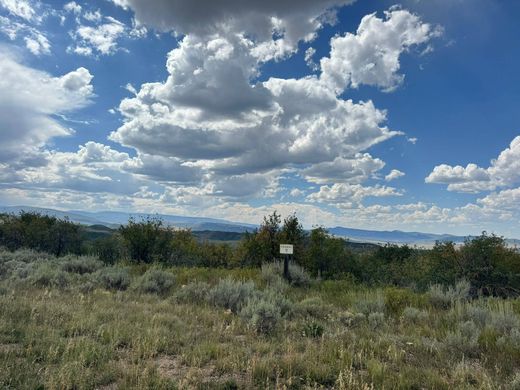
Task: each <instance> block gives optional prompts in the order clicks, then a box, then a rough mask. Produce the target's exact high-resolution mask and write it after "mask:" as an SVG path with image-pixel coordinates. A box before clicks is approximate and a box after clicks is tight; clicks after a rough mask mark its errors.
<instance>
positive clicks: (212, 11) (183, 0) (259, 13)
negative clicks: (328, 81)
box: [112, 0, 352, 50]
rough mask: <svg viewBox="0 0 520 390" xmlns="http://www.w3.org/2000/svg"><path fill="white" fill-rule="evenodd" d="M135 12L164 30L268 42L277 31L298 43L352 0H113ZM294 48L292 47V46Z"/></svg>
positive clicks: (289, 41) (287, 42)
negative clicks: (241, 36) (244, 35)
mask: <svg viewBox="0 0 520 390" xmlns="http://www.w3.org/2000/svg"><path fill="white" fill-rule="evenodd" d="M112 1H113V3H115V4H117V5H119V6H122V7H124V8H125V9H126V8H131V9H132V10H133V11H134V12H135V16H136V19H137V20H138V21H139V22H141V23H143V24H146V25H148V26H152V27H154V28H156V29H159V30H163V31H175V32H177V33H178V34H179V35H184V34H195V35H198V36H207V35H213V34H215V33H217V32H222V31H224V30H225V31H228V32H232V33H237V32H238V33H242V32H247V33H248V34H249V35H250V36H251V37H253V39H254V40H255V41H256V42H259V43H261V42H268V41H271V40H272V37H273V34H274V33H276V34H277V35H278V36H281V37H282V39H283V41H284V43H283V44H284V45H288V46H289V47H295V46H296V44H297V43H298V41H300V40H302V39H305V40H308V39H312V38H313V37H314V34H315V31H316V30H317V29H319V28H320V27H321V26H322V25H323V24H324V23H331V22H332V21H334V19H335V18H334V17H333V15H332V16H331V13H332V14H333V13H334V12H333V8H334V7H337V6H342V5H346V4H350V3H351V2H352V0H322V1H319V2H317V1H314V0H299V1H296V0H281V1H280V0H278V1H274V0H267V1H266V0H254V1H247V2H244V1H242V0H230V1H227V2H225V3H222V2H215V1H208V0H195V1H187V0H173V1H171V0H159V1H155V2H154V4H153V5H151V4H150V3H149V2H148V1H145V0H112ZM291 50H292V49H291Z"/></svg>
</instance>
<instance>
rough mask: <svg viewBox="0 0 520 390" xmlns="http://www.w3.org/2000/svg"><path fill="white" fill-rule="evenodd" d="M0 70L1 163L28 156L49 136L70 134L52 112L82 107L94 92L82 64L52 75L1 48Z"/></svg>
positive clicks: (36, 150)
mask: <svg viewBox="0 0 520 390" xmlns="http://www.w3.org/2000/svg"><path fill="white" fill-rule="evenodd" d="M0 73H1V74H2V78H1V79H0V128H1V129H2V131H1V132H0V163H1V162H7V163H9V164H11V165H13V164H16V163H17V162H19V161H20V160H27V159H28V158H29V156H31V155H34V154H36V153H37V152H38V150H39V148H40V147H42V146H44V145H45V144H46V143H47V142H48V141H49V140H50V139H51V138H53V137H57V136H65V135H69V134H71V130H70V129H68V128H66V127H63V125H62V124H60V123H59V122H58V121H57V120H56V119H55V116H56V115H58V114H63V113H68V112H71V111H74V110H77V109H79V108H82V107H84V106H85V105H87V104H88V103H89V101H90V98H91V97H92V94H93V88H92V85H91V84H90V82H91V80H92V77H93V76H92V75H91V74H90V73H89V71H88V70H87V69H85V68H79V69H77V70H75V71H73V72H70V73H67V74H65V75H63V76H60V77H53V76H51V75H49V74H48V73H45V72H42V71H39V70H36V69H33V68H30V67H27V66H25V65H22V64H21V63H19V62H18V61H17V60H16V59H15V58H14V57H13V56H12V54H11V53H9V52H6V51H5V50H4V51H3V52H2V53H1V55H0ZM34 162H39V163H41V158H40V157H39V158H37V159H35V161H34Z"/></svg>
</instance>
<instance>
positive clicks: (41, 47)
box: [0, 16, 51, 56]
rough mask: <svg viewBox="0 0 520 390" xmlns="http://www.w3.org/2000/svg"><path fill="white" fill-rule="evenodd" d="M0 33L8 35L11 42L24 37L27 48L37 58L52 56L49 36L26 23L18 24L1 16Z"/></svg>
mask: <svg viewBox="0 0 520 390" xmlns="http://www.w3.org/2000/svg"><path fill="white" fill-rule="evenodd" d="M0 32H2V33H3V34H5V35H7V37H8V38H9V39H10V40H11V41H14V40H16V39H17V38H18V37H19V36H22V37H23V40H24V42H25V47H26V48H27V49H28V50H29V51H30V52H31V53H32V54H34V55H36V56H39V55H41V54H50V52H51V44H50V42H49V40H48V39H47V36H46V35H45V34H44V33H42V32H41V31H39V30H38V29H36V28H34V27H31V26H29V25H28V24H26V23H20V22H16V21H13V20H11V19H9V18H7V17H5V16H0Z"/></svg>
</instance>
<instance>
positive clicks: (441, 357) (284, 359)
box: [0, 254, 520, 389]
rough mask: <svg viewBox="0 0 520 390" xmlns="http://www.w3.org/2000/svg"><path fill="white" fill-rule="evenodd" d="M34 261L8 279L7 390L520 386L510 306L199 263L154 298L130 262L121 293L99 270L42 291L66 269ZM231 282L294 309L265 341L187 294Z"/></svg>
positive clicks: (3, 345)
mask: <svg viewBox="0 0 520 390" xmlns="http://www.w3.org/2000/svg"><path fill="white" fill-rule="evenodd" d="M13 256H16V254H14V255H13ZM18 257H20V255H18ZM0 258H1V259H2V261H3V264H5V263H7V262H8V261H9V255H6V254H2V255H1V256H0ZM6 258H7V260H6ZM68 261H70V259H69V260H68ZM89 261H90V260H89ZM37 262H38V267H34V268H33V269H31V270H29V271H28V274H26V275H25V274H24V275H25V276H26V277H25V278H23V277H19V276H17V274H15V272H16V267H15V266H13V264H11V265H10V266H9V267H5V269H9V270H11V271H6V272H4V273H3V274H2V280H0V388H5V389H38V388H40V389H116V388H121V389H127V388H135V389H147V388H150V389H170V388H171V389H177V388H181V389H183V388H189V389H191V388H202V389H204V388H210V389H213V388H217V389H218V388H220V389H233V388H244V389H249V388H259V389H264V388H270V389H320V388H334V389H371V388H373V389H453V388H459V389H514V388H520V386H519V383H520V379H519V378H520V370H519V367H520V336H519V335H520V329H519V326H520V325H519V317H518V308H520V305H518V301H516V300H501V299H493V298H487V299H478V300H474V301H468V300H463V299H461V300H456V301H453V303H452V304H450V305H449V306H447V307H445V306H443V305H438V304H436V301H434V303H432V301H431V300H430V299H429V296H428V294H418V293H415V292H413V291H411V290H406V289H402V290H396V289H387V288H386V289H385V288H381V289H379V288H367V287H366V286H359V285H355V284H352V283H351V282H347V281H313V282H312V283H311V285H310V286H309V287H307V288H300V287H294V286H293V287H286V288H284V289H283V291H276V292H275V291H274V290H273V291H271V290H268V289H270V287H267V285H266V284H265V283H264V282H263V279H262V275H261V271H260V270H251V269H237V270H223V269H222V270H221V269H219V270H208V269H204V268H166V269H163V271H164V272H168V273H171V274H172V275H173V276H174V278H175V283H174V284H173V285H172V287H171V289H169V290H168V292H167V293H161V294H158V293H147V292H143V291H146V290H143V289H140V288H138V287H139V286H140V282H141V281H142V275H143V274H144V273H145V272H146V271H147V269H148V268H149V267H140V266H139V267H138V266H128V265H125V266H124V268H125V270H126V271H127V272H128V275H130V276H129V280H130V287H129V288H128V289H126V290H124V291H121V290H117V289H106V288H105V287H103V284H102V283H98V282H97V280H98V278H99V275H100V274H102V273H103V271H104V270H105V268H101V269H100V270H97V271H95V272H92V273H91V274H89V273H80V274H78V273H70V274H69V275H68V277H67V278H68V283H66V284H59V283H49V284H45V283H44V284H41V283H34V282H33V279H34V277H33V276H32V275H31V272H34V273H38V272H40V273H41V269H42V268H41V267H43V269H44V270H45V275H48V278H50V280H53V277H54V276H55V275H54V274H53V272H52V270H55V271H56V273H57V274H59V275H61V273H62V272H64V269H66V267H65V268H64V267H63V265H62V264H61V263H60V260H56V259H47V258H42V259H40V260H37ZM40 263H41V264H40ZM74 264H75V267H74V269H77V268H78V267H79V268H81V266H78V264H76V263H74ZM15 265H16V264H15ZM116 267H119V266H116ZM121 268H123V267H122V266H121ZM110 272H113V270H110ZM226 278H230V279H233V280H235V281H241V282H247V281H249V280H251V281H253V282H254V283H255V289H256V290H255V291H257V292H256V293H255V294H260V295H257V296H260V297H268V296H269V297H276V296H277V295H276V294H283V298H285V300H286V301H288V304H289V306H290V307H289V310H288V311H287V312H286V313H285V314H284V315H283V316H281V317H280V318H279V320H278V322H277V323H276V327H275V328H273V329H271V328H270V332H269V333H268V334H263V333H262V332H258V330H257V329H255V327H254V326H251V324H250V322H249V321H248V320H247V319H246V318H245V317H244V316H243V315H240V313H237V314H235V313H233V312H232V311H231V310H227V309H226V308H224V307H219V306H215V305H213V304H212V301H211V300H210V299H209V298H207V296H208V295H210V294H195V293H193V291H197V286H198V287H199V288H200V287H202V289H203V290H204V289H207V290H208V291H209V290H211V289H212V288H214V287H215V286H216V285H218V284H219V283H220V281H221V280H223V279H226ZM195 282H197V283H198V284H196V285H195V288H193V289H192V293H190V294H184V298H183V299H178V297H179V296H181V295H182V294H180V292H181V291H182V289H183V288H188V289H189V288H191V287H190V286H192V283H195ZM85 283H91V287H92V288H90V289H88V290H86V289H82V288H81V286H83V285H84V284H85ZM238 284H240V283H237V285H238ZM231 285H232V284H231ZM183 286H184V287H183ZM150 291H153V289H151V290H150ZM188 291H189V290H188ZM280 296H282V295H280ZM278 297H279V296H278ZM269 299H271V298H269ZM273 299H274V298H273ZM264 301H267V298H265V299H264ZM269 302H271V300H269ZM262 308H263V306H261V305H260V309H262Z"/></svg>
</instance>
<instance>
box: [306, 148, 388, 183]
mask: <svg viewBox="0 0 520 390" xmlns="http://www.w3.org/2000/svg"><path fill="white" fill-rule="evenodd" d="M384 166H385V163H384V162H383V161H382V160H380V159H378V158H373V157H372V156H371V155H370V154H368V153H363V154H362V153H358V154H356V155H355V156H354V157H353V158H348V159H347V158H343V157H337V158H335V159H334V160H333V161H331V162H322V163H318V164H314V165H312V166H310V167H309V168H306V169H303V170H302V172H301V174H302V176H303V177H304V178H305V179H306V180H307V181H309V182H312V183H317V184H326V183H337V182H347V183H362V182H364V181H366V180H367V179H369V178H371V177H373V176H374V174H375V173H376V172H377V171H379V170H380V169H382V168H383V167H384Z"/></svg>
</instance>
